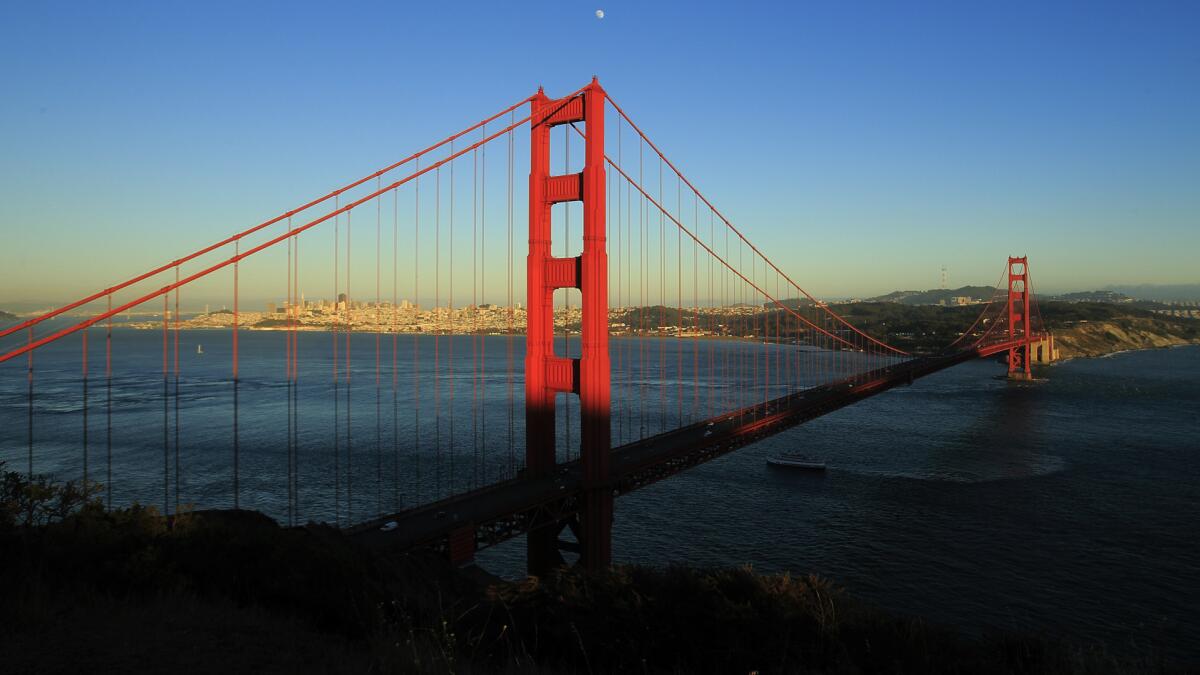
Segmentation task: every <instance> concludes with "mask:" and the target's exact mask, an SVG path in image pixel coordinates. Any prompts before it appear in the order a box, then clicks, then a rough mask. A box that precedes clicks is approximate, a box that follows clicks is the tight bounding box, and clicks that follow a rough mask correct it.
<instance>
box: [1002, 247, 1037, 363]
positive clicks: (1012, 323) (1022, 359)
mask: <svg viewBox="0 0 1200 675" xmlns="http://www.w3.org/2000/svg"><path fill="white" fill-rule="evenodd" d="M1029 292H1030V288H1029V258H1028V256H1025V257H1021V258H1013V257H1010V258H1009V259H1008V334H1009V337H1010V338H1011V339H1012V340H1020V341H1021V344H1019V345H1018V346H1015V347H1013V348H1011V349H1009V350H1008V377H1009V378H1010V379H1014V380H1031V379H1033V374H1032V372H1031V371H1030V368H1029V364H1030V358H1029V356H1030V354H1029V352H1030V344H1031V343H1032V341H1033V329H1032V327H1031V326H1030V325H1029Z"/></svg>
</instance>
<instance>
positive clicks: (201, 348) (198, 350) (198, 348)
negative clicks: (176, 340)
mask: <svg viewBox="0 0 1200 675" xmlns="http://www.w3.org/2000/svg"><path fill="white" fill-rule="evenodd" d="M196 353H197V354H203V353H204V345H196Z"/></svg>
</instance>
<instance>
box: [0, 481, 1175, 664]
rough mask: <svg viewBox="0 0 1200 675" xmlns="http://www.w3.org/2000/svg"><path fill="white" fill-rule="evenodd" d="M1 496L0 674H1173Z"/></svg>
mask: <svg viewBox="0 0 1200 675" xmlns="http://www.w3.org/2000/svg"><path fill="white" fill-rule="evenodd" d="M4 485H5V488H4V493H3V495H2V496H3V499H4V509H3V511H0V585H2V587H0V597H3V598H4V599H5V600H4V603H3V606H2V609H0V654H3V655H4V664H5V668H4V669H5V672H7V673H22V672H39V673H40V672H135V671H174V672H234V671H237V672H250V671H253V672H345V673H359V672H384V673H390V672H396V673H409V672H413V673H416V672H422V673H424V672H445V673H453V672H458V673H482V672H541V673H551V672H553V673H557V672H564V673H597V672H614V671H630V672H664V673H673V672H681V673H703V672H711V673H748V672H754V671H757V672H762V673H769V672H788V673H791V672H821V673H824V672H839V673H858V672H921V673H927V672H945V673H1034V672H1054V673H1059V672H1067V673H1073V672H1077V673H1084V672H1086V673H1105V672H1130V671H1134V672H1164V671H1169V669H1168V668H1167V667H1166V666H1164V664H1162V663H1160V662H1155V661H1153V660H1151V659H1146V660H1145V661H1130V660H1124V659H1117V658H1113V657H1110V656H1108V655H1106V654H1105V653H1103V652H1102V651H1099V650H1088V649H1082V648H1079V647H1074V646H1071V645H1065V644H1059V643H1054V642H1047V641H1045V640H1041V639H1038V638H1034V637H1025V636H1011V635H1008V636H1001V635H996V636H990V637H984V638H978V637H971V636H966V635H964V634H961V633H959V632H956V631H954V630H951V629H948V628H941V627H937V626H932V625H929V624H927V623H925V622H924V621H921V620H919V619H912V618H904V617H898V616H894V615H890V614H887V613H884V612H882V611H879V610H876V609H874V608H872V607H870V606H867V605H865V604H863V603H861V602H858V601H856V600H855V599H854V598H852V597H850V596H848V595H847V594H845V593H843V592H841V591H840V590H839V589H837V588H836V587H835V586H833V585H832V584H831V583H830V582H828V581H826V580H823V579H819V578H816V577H794V576H789V575H759V574H755V573H754V572H753V571H751V570H749V569H743V568H737V569H716V570H696V569H688V568H682V567H670V568H666V569H651V568H643V567H617V568H615V569H614V570H612V571H611V572H609V573H605V574H598V575H591V574H586V573H583V572H581V571H578V570H564V571H562V572H561V573H560V574H557V575H555V576H552V577H550V578H546V579H535V578H531V579H527V580H524V581H521V582H503V581H500V580H498V579H494V578H489V577H487V576H486V575H484V574H483V573H482V572H481V571H479V570H475V571H474V573H473V574H472V573H470V571H466V572H464V571H459V570H455V569H453V568H451V567H450V566H449V565H447V564H446V563H444V562H443V561H442V560H441V559H439V558H437V557H435V556H432V555H430V554H408V555H386V554H382V553H379V552H376V551H371V550H367V549H364V548H362V547H360V546H359V545H357V544H356V542H355V541H353V540H352V539H350V538H348V537H346V536H345V535H343V534H342V533H341V532H340V531H338V530H335V529H333V528H330V527H327V526H323V525H315V524H310V525H308V526H306V527H299V528H281V527H279V526H278V525H277V524H276V523H275V522H274V521H272V520H270V519H268V518H266V517H265V516H262V515H260V514H257V513H253V512H246V511H241V512H231V511H214V512H196V513H187V514H182V515H179V516H175V517H172V518H169V519H164V518H162V517H160V516H159V515H158V514H157V513H156V512H155V511H154V509H152V508H148V507H140V506H134V507H132V508H128V509H121V510H117V511H114V512H111V513H106V512H105V511H104V510H103V509H102V508H101V507H100V505H99V504H98V503H97V502H95V501H93V500H91V499H89V497H88V494H89V493H90V492H91V490H90V489H82V488H80V487H78V486H70V487H68V486H65V485H55V484H53V483H51V482H49V481H45V480H39V481H36V482H35V484H34V485H30V484H29V483H27V482H25V481H24V480H22V478H21V477H20V476H18V475H16V474H11V473H10V474H7V475H6V477H5V482H4ZM42 506H46V508H45V509H42V510H40V511H39V509H41V507H42ZM31 507H33V508H32V511H31ZM64 507H66V508H67V509H68V511H67V512H64V511H63V510H62V509H63V508H64ZM31 512H37V513H40V514H41V516H40V518H43V520H39V516H34V517H30V513H31Z"/></svg>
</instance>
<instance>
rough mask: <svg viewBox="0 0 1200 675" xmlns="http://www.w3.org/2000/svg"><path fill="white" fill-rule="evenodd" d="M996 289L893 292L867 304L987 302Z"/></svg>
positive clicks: (987, 287) (977, 288) (974, 288)
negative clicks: (968, 300) (952, 299)
mask: <svg viewBox="0 0 1200 675" xmlns="http://www.w3.org/2000/svg"><path fill="white" fill-rule="evenodd" d="M995 291H996V289H994V288H992V287H990V286H962V287H961V288H935V289H931V290H928V291H892V292H891V293H888V294H887V295H880V296H877V297H874V298H867V299H866V300H865V302H896V303H900V304H902V305H940V304H947V303H949V302H950V301H951V298H971V299H972V300H981V301H985V302H986V301H987V300H989V299H990V298H991V297H992V294H993V293H995Z"/></svg>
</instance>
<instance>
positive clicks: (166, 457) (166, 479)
mask: <svg viewBox="0 0 1200 675" xmlns="http://www.w3.org/2000/svg"><path fill="white" fill-rule="evenodd" d="M170 316H171V310H170V309H168V305H167V294H165V293H164V294H163V311H162V319H163V324H162V326H163V330H162V337H163V339H162V382H163V510H162V512H163V515H164V516H166V515H168V514H170V512H171V511H170V508H169V507H170V498H171V470H170V454H171V442H170V432H169V427H170V425H169V424H168V421H169V420H168V415H169V414H168V411H169V410H170V397H169V395H168V383H167V381H168V379H169V378H168V375H169V373H170V370H169V368H168V366H167V322H168V321H169V320H170Z"/></svg>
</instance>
